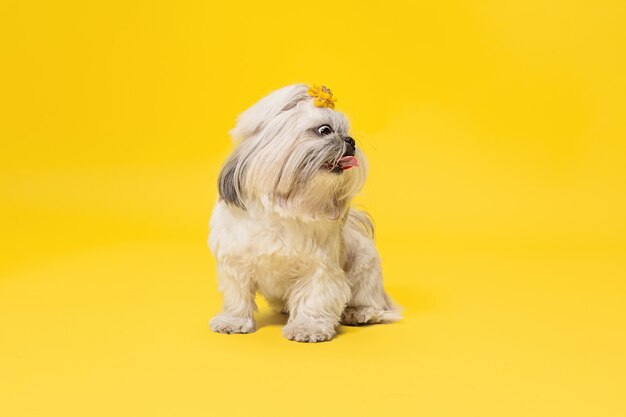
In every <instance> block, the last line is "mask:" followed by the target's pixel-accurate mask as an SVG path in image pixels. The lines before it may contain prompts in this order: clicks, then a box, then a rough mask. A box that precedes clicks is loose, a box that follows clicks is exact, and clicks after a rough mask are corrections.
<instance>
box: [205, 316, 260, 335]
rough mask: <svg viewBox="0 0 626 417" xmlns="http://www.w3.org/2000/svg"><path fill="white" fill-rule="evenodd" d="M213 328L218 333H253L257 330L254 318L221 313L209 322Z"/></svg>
mask: <svg viewBox="0 0 626 417" xmlns="http://www.w3.org/2000/svg"><path fill="white" fill-rule="evenodd" d="M209 326H210V327H211V330H213V331H214V332H217V333H225V334H234V333H252V332H253V331H255V330H256V324H255V323H254V319H251V318H242V317H234V316H227V315H224V314H219V315H217V316H215V317H213V318H212V319H211V322H210V323H209Z"/></svg>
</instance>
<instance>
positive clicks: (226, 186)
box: [217, 152, 246, 210]
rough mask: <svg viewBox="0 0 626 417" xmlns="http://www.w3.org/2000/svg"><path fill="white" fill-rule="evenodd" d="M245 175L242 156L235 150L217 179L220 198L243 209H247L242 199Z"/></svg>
mask: <svg viewBox="0 0 626 417" xmlns="http://www.w3.org/2000/svg"><path fill="white" fill-rule="evenodd" d="M244 176H245V165H243V164H241V163H240V157H239V155H238V154H237V152H235V153H233V154H232V155H231V156H230V157H229V158H228V160H227V161H226V163H224V166H223V167H222V170H221V171H220V175H219V177H218V179H217V185H218V190H219V194H220V198H221V199H222V200H224V201H225V202H226V203H227V204H230V205H232V206H235V207H239V208H240V209H242V210H245V209H246V206H245V204H244V203H243V200H242V190H243V182H244Z"/></svg>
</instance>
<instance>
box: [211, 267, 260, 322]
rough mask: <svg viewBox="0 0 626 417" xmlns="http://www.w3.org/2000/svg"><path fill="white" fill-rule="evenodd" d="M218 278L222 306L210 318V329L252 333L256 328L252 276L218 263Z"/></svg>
mask: <svg viewBox="0 0 626 417" xmlns="http://www.w3.org/2000/svg"><path fill="white" fill-rule="evenodd" d="M218 278H219V283H220V291H221V292H222V294H223V296H224V306H223V308H222V312H221V313H220V314H218V315H217V316H215V317H213V318H212V319H211V322H210V326H211V330H213V331H214V332H218V333H252V332H253V331H254V330H255V329H256V323H255V322H254V312H255V311H256V304H255V303H254V294H255V287H254V283H253V281H252V277H251V276H250V275H246V274H242V273H240V272H239V273H238V271H237V269H236V268H227V267H225V266H224V265H220V267H218Z"/></svg>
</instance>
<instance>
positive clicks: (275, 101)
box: [219, 85, 367, 220]
mask: <svg viewBox="0 0 626 417" xmlns="http://www.w3.org/2000/svg"><path fill="white" fill-rule="evenodd" d="M333 108H334V99H333V97H332V93H331V92H330V90H328V89H326V88H325V87H322V88H321V89H309V88H308V87H307V86H306V85H292V86H288V87H284V88H282V89H280V90H277V91H275V92H273V93H271V94H270V95H268V96H266V97H264V98H263V99H261V100H260V101H258V102H257V103H256V104H254V105H253V106H252V107H250V108H249V109H248V110H246V111H245V112H243V113H242V114H241V115H240V116H239V118H238V120H237V125H236V126H235V128H234V129H233V130H232V131H231V135H232V136H233V138H234V140H235V141H236V143H237V147H236V148H235V150H234V151H233V153H232V154H231V155H230V157H229V158H228V160H227V161H226V163H225V164H224V166H223V168H222V171H221V173H220V176H219V193H220V197H221V198H222V199H223V200H224V201H225V202H226V203H228V204H230V205H233V206H236V207H239V208H241V209H243V210H246V209H247V208H249V207H250V206H253V205H254V206H259V205H260V206H261V207H263V208H264V209H266V210H270V211H272V212H275V213H277V214H279V215H282V216H287V217H297V218H303V219H311V220H315V219H321V218H325V219H330V220H336V219H339V218H340V217H342V216H343V215H344V214H345V212H346V210H347V208H348V204H349V202H350V200H351V199H352V198H353V197H354V196H355V195H356V194H357V193H358V192H359V191H360V189H361V188H362V187H363V184H364V183H365V178H366V175H367V162H366V160H365V157H364V155H363V153H362V152H361V150H360V149H359V148H358V147H357V146H356V143H355V141H354V139H352V137H350V136H349V125H348V121H347V120H346V118H345V117H344V115H343V114H341V113H339V112H337V111H335V110H333Z"/></svg>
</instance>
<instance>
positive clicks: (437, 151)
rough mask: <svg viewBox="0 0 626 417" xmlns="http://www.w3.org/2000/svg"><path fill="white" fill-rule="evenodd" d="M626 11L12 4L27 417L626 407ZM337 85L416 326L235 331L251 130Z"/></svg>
mask: <svg viewBox="0 0 626 417" xmlns="http://www.w3.org/2000/svg"><path fill="white" fill-rule="evenodd" d="M624 22H626V3H624V2H623V1H602V0H600V1H545V0H531V1H528V0H527V1H521V0H520V1H496V0H492V1H441V2H440V1H429V2H412V1H404V2H403V1H384V2H357V1H354V2H350V3H346V2H338V1H316V2H297V1H283V2H271V1H270V2H245V3H242V2H237V1H229V2H221V3H220V4H214V3H213V2H210V1H204V2H201V1H196V2H182V1H181V2H178V1H170V2H156V1H101V2H90V1H76V2H70V1H56V2H53V1H50V2H36V1H7V0H5V1H3V2H2V5H1V6H0V35H1V36H0V51H1V54H2V55H1V56H2V66H1V67H0V83H1V86H0V87H1V88H0V106H1V107H0V137H1V149H0V158H1V160H0V187H1V188H0V190H1V199H0V204H1V205H0V227H1V229H0V231H1V234H2V235H1V236H2V247H1V248H0V257H1V258H0V260H1V263H0V415H2V416H6V417H20V416H64V417H68V416H81V417H82V416H89V417H92V416H93V417H96V416H106V417H110V416H133V417H134V416H216V417H229V416H265V415H268V416H270V415H271V416H318V415H332V416H335V415H337V416H343V415H345V416H349V415H359V416H429V417H430V416H451V417H452V416H454V417H456V416H463V417H466V416H480V417H488V416H493V417H503V416H504V417H514V416H524V417H527V416H550V417H552V416H568V417H572V416H620V417H621V416H624V415H626V405H625V404H626V399H625V392H626V382H625V380H626V377H625V375H626V359H625V356H626V354H625V352H626V336H625V334H626V326H625V322H626V321H625V319H626V302H625V301H626V282H625V279H626V260H625V259H624V258H625V254H626V215H625V213H626V197H625V191H626V145H625V139H626V120H625V115H626V53H625V52H626V25H625V23H624ZM294 82H306V83H324V84H327V85H328V86H329V87H331V88H332V89H333V90H334V92H335V94H336V95H337V96H338V97H339V100H340V101H339V103H338V109H339V110H341V111H344V112H345V113H346V114H347V115H348V117H349V118H350V120H351V122H352V126H353V131H352V132H353V136H354V137H355V138H357V140H358V141H359V143H360V145H361V146H362V147H363V148H364V149H365V151H366V153H367V154H368V155H369V158H370V162H371V175H370V179H369V182H368V184H367V186H366V188H365V190H364V192H363V195H362V197H360V199H359V203H361V204H363V205H364V206H365V207H366V208H368V209H369V211H370V212H371V213H372V214H373V216H374V218H375V220H376V224H377V227H378V238H377V240H378V246H379V249H380V252H381V254H382V257H383V262H384V265H383V266H384V270H385V281H386V286H387V288H388V290H389V292H390V294H391V295H392V296H393V297H394V298H395V299H396V300H397V301H398V302H399V303H400V304H402V305H403V306H404V307H405V319H404V320H403V321H402V322H400V323H398V324H393V325H386V326H368V327H361V328H344V327H342V328H341V329H340V335H339V337H338V338H337V339H336V340H334V341H332V342H330V343H324V344H317V345H307V344H296V343H292V342H288V341H286V340H285V339H283V338H282V337H281V334H280V326H281V324H282V323H283V319H282V318H281V317H277V316H276V315H274V314H272V313H271V312H270V311H269V310H268V309H267V307H266V305H264V304H262V305H261V311H260V314H259V317H258V323H259V330H258V331H257V332H256V333H254V334H252V335H246V336H224V335H218V334H213V333H210V332H209V330H208V327H207V323H208V319H209V317H210V316H212V315H213V314H214V313H216V312H217V311H218V310H219V308H220V298H219V294H218V292H217V288H216V287H217V285H216V279H215V272H214V261H213V259H212V257H211V256H210V254H209V252H208V249H207V248H206V243H205V241H206V237H207V223H208V218H209V214H210V210H211V206H212V204H213V202H214V201H215V198H216V186H215V185H216V176H217V173H218V170H219V166H220V164H221V162H222V161H223V159H224V158H225V156H226V155H227V154H228V152H229V150H230V149H231V144H230V141H229V138H228V136H227V131H228V130H229V129H230V128H231V127H232V126H233V122H234V119H235V117H236V116H237V114H238V113H239V112H241V111H242V110H244V109H245V108H246V107H247V106H249V105H251V104H252V103H253V102H254V101H255V100H257V99H258V98H260V97H261V96H262V95H264V94H266V93H268V92H269V91H271V90H273V89H276V88H279V87H282V86H284V85H286V84H291V83H294Z"/></svg>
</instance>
